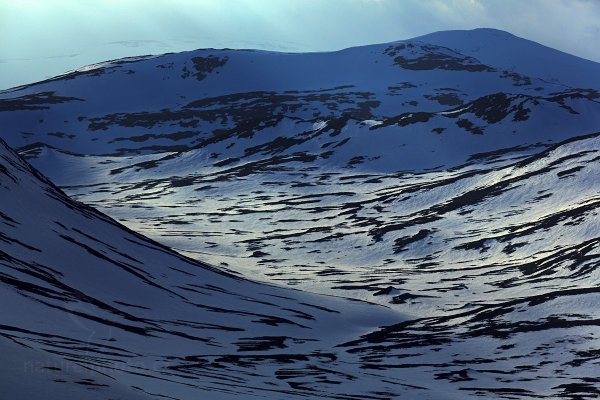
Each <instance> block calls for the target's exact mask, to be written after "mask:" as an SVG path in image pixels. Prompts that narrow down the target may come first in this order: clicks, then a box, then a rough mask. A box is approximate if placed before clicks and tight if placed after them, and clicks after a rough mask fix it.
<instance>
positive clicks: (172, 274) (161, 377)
mask: <svg viewBox="0 0 600 400" xmlns="http://www.w3.org/2000/svg"><path fill="white" fill-rule="evenodd" d="M0 192H1V196H0V205H1V208H0V210H1V213H0V300H1V301H0V315H1V316H2V317H1V319H0V335H1V336H3V337H5V338H7V339H9V340H10V341H11V342H12V344H11V343H9V342H6V341H4V340H3V341H2V342H1V343H2V346H3V347H8V350H7V352H8V354H10V355H11V357H13V358H11V363H12V364H11V365H8V366H3V368H6V369H7V370H9V372H10V370H13V371H15V370H16V367H15V366H14V358H15V357H16V358H18V357H20V355H19V354H22V355H23V356H26V358H25V359H23V360H22V361H23V368H28V365H30V364H27V363H34V365H37V364H35V363H36V362H39V361H40V360H41V361H42V363H43V362H44V360H46V359H51V356H50V355H44V354H46V353H52V354H54V357H59V358H58V359H62V360H65V361H64V365H63V364H61V363H62V362H63V361H60V362H58V361H52V362H50V364H51V365H50V366H53V365H55V364H56V363H58V364H59V365H57V367H58V368H67V369H68V366H67V362H72V363H75V364H77V365H80V366H82V368H83V369H84V371H83V375H86V374H88V372H87V371H88V369H90V370H92V371H98V373H100V374H103V375H106V376H108V377H110V379H108V380H106V379H102V380H100V381H98V382H101V384H102V385H106V384H109V385H110V384H111V382H117V383H118V385H117V386H118V387H121V386H122V385H127V386H129V387H138V388H142V389H143V391H146V392H148V393H154V394H160V395H168V396H170V397H171V398H186V399H188V398H190V399H191V398H194V396H196V395H197V394H198V393H202V392H208V391H210V392H214V393H211V395H210V396H211V397H210V398H234V397H235V396H236V395H235V394H236V393H238V395H239V393H243V395H244V398H251V397H253V396H256V397H263V396H267V397H268V396H269V394H271V396H273V397H275V398H288V397H294V396H295V395H296V392H297V391H298V390H297V388H296V386H303V385H305V386H306V387H307V388H306V390H308V389H312V390H315V391H317V392H319V391H321V392H322V395H323V396H326V397H329V396H335V393H337V392H338V391H339V392H340V393H343V392H345V391H351V392H357V393H364V394H365V396H367V395H368V394H369V391H370V390H376V388H379V387H380V386H379V384H378V383H377V382H372V383H371V384H368V385H364V386H363V387H362V388H361V387H360V386H353V385H352V383H351V381H353V380H356V379H358V376H360V375H363V374H362V373H361V372H360V370H359V369H358V368H357V367H356V366H352V365H348V367H347V368H346V367H339V366H340V365H342V364H344V365H345V363H346V362H345V361H344V360H342V359H340V358H339V357H338V356H337V355H336V353H337V351H336V350H334V349H333V347H334V346H335V345H336V344H339V343H341V342H342V341H344V340H348V339H351V338H354V337H358V335H360V334H361V333H366V332H367V331H368V330H370V329H374V328H375V327H377V326H378V324H381V322H382V321H387V322H388V323H389V322H392V321H393V320H394V319H399V318H400V317H399V316H396V317H395V318H394V319H392V318H391V316H392V314H391V312H388V311H386V310H384V309H383V308H382V307H380V306H375V305H369V304H365V303H360V302H356V301H349V300H342V299H336V298H332V297H324V296H315V295H310V294H306V293H302V292H299V291H295V290H290V289H279V288H276V287H272V286H268V285H261V284H256V283H252V282H249V281H246V280H242V279H239V278H236V277H234V276H232V275H229V274H226V273H223V272H221V271H219V270H216V269H214V268H212V267H209V266H207V265H204V264H200V263H198V262H195V261H192V260H189V259H186V258H184V257H182V256H180V255H178V254H176V253H174V252H173V251H171V250H169V249H167V248H165V247H163V246H161V245H159V244H157V243H155V242H152V241H150V240H148V239H145V238H144V237H142V236H140V235H137V234H135V233H133V232H131V231H129V230H127V229H125V228H124V227H122V226H120V225H119V224H117V223H116V222H114V221H113V220H111V219H109V218H107V217H106V216H104V215H102V214H100V213H98V212H96V211H95V210H93V209H91V208H89V207H87V206H85V205H83V204H81V203H77V202H74V201H72V200H70V199H69V198H68V197H66V196H65V195H64V194H63V193H62V192H60V191H59V190H57V189H56V188H55V187H54V186H52V185H51V184H50V183H49V182H48V181H47V180H45V178H43V177H42V176H40V175H39V174H38V173H37V172H35V171H34V170H32V169H31V167H29V165H27V164H26V163H25V162H24V161H22V160H21V159H20V158H19V157H18V156H17V155H16V154H15V153H13V152H12V151H11V150H9V149H8V148H7V147H5V145H4V144H3V143H1V142H0ZM6 343H8V344H6ZM18 345H22V346H29V347H32V348H33V349H35V352H32V351H29V350H25V349H22V348H20V347H19V346H18ZM36 352H37V353H36ZM58 359H57V360H58ZM3 361H4V359H3ZM44 365H45V364H44ZM69 365H70V364H69ZM283 365H286V366H287V368H293V369H294V371H296V372H295V373H294V374H292V375H290V376H284V375H282V372H281V371H280V370H281V368H282V366H283ZM314 368H316V371H319V370H320V368H323V369H324V370H323V372H320V373H319V374H318V375H319V376H322V377H323V378H322V379H323V380H325V381H326V380H327V379H326V377H327V376H329V375H330V374H331V375H332V376H334V375H336V374H340V375H341V378H337V379H342V380H344V381H346V380H348V381H349V383H348V384H347V385H344V387H343V388H342V387H340V386H336V385H331V384H328V383H327V382H324V383H321V382H320V379H321V378H319V379H316V378H314V377H312V374H313V373H314V370H313V369H314ZM338 369H341V372H337V370H338ZM3 371H4V369H3ZM50 371H54V370H50ZM19 372H20V371H16V372H15V374H16V375H13V374H6V375H5V374H3V375H2V378H0V382H1V385H2V388H3V391H4V389H5V388H7V390H8V392H9V393H24V392H22V390H25V389H24V387H23V386H22V385H25V386H26V384H25V383H24V382H23V381H20V380H16V379H15V380H12V379H11V377H13V376H17V377H22V376H27V374H26V373H21V374H20V375H19ZM21 372H22V371H21ZM64 372H65V374H66V375H65V377H63V378H61V377H60V375H61V374H58V373H57V374H58V375H56V374H54V375H53V374H50V372H48V371H47V370H44V369H42V368H39V369H35V370H34V371H32V373H34V375H35V379H36V381H41V380H43V379H45V378H47V379H50V380H52V379H54V378H55V376H56V378H59V379H63V380H65V382H63V383H64V386H65V387H67V386H68V387H69V388H68V389H67V388H65V391H64V393H65V395H66V394H67V393H70V392H71V391H73V392H74V393H77V390H76V389H73V388H71V387H72V380H73V379H75V378H74V377H71V376H70V375H69V372H70V371H64ZM98 373H93V372H89V374H88V375H89V376H87V377H86V379H91V380H89V381H85V382H87V383H82V385H86V387H91V388H96V386H94V385H97V384H98V385H99V384H100V383H98V382H96V378H97V376H98ZM81 374H82V373H80V374H79V375H81ZM67 375H69V376H68V377H67ZM365 379H366V381H372V380H373V379H374V378H371V377H369V376H366V375H365ZM53 382H56V381H53ZM56 386H57V385H53V386H48V387H49V389H50V388H54V389H53V390H56V393H62V392H61V390H60V388H56ZM58 386H60V385H58ZM321 386H322V387H321ZM102 387H105V386H102ZM118 387H117V389H118ZM330 387H331V388H332V389H333V393H334V394H330ZM118 390H122V389H118ZM117 393H121V392H117ZM19 397H20V396H19ZM73 398H75V397H73Z"/></svg>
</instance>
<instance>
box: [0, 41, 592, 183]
mask: <svg viewBox="0 0 600 400" xmlns="http://www.w3.org/2000/svg"><path fill="white" fill-rule="evenodd" d="M459 44H460V46H462V47H461V48H458V49H457V48H456V46H459ZM548 74H550V75H548ZM597 76H600V64H597V63H593V62H591V61H587V60H582V59H579V58H577V57H573V56H570V55H567V54H564V53H560V52H557V51H555V50H552V49H549V48H546V47H544V46H541V45H538V44H535V43H533V42H529V41H526V40H524V39H520V38H517V37H515V36H512V35H510V34H507V33H503V32H499V31H493V30H475V31H469V32H454V31H453V32H449V33H447V34H446V33H444V32H441V33H436V34H432V35H428V36H424V37H422V38H417V39H411V40H405V41H400V42H394V43H388V44H381V45H372V46H364V47H356V48H350V49H346V50H341V51H337V52H330V53H306V54H291V53H275V52H265V51H248V50H215V49H207V50H196V51H192V52H184V53H178V54H167V55H162V56H152V57H138V58H130V59H123V60H116V61H112V62H107V63H103V64H98V65H94V66H89V67H86V68H82V69H80V70H77V71H74V72H71V73H68V74H65V75H63V76H59V77H56V78H52V79H49V80H46V81H43V82H40V83H36V84H32V85H27V86H23V87H20V88H15V89H13V90H8V91H4V92H2V93H1V94H0V123H2V126H4V127H5V129H6V130H5V133H4V134H3V135H4V137H5V138H6V139H7V140H8V142H9V143H10V144H11V145H12V146H15V147H18V148H32V147H33V148H36V147H39V146H44V145H47V146H51V147H55V148H58V149H62V150H65V151H69V152H74V153H77V154H96V155H98V154H104V155H107V154H112V155H131V154H137V153H156V152H164V151H187V150H191V149H194V150H196V151H200V152H202V154H203V155H204V156H205V157H204V158H205V163H204V164H203V165H216V166H218V165H223V164H228V165H236V164H238V163H240V162H241V161H242V160H245V161H249V160H258V159H264V158H266V157H271V156H274V155H276V156H281V157H284V158H292V159H302V160H305V161H307V162H312V161H313V160H314V161H318V163H319V164H322V165H334V166H339V167H343V166H355V167H356V166H361V168H363V169H368V170H373V171H381V172H394V171H400V170H406V169H415V168H416V169H426V168H433V167H451V166H454V165H456V164H459V163H462V162H464V161H465V160H467V159H468V157H469V156H470V155H471V154H473V153H480V152H485V151H491V150H496V149H498V148H502V147H514V146H517V145H532V144H538V143H547V142H549V141H560V140H563V139H566V138H568V137H570V136H574V135H580V134H585V133H589V132H592V131H595V130H596V127H597V126H598V125H599V123H600V92H599V90H600V84H599V81H598V78H596V77H597Z"/></svg>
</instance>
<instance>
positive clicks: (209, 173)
mask: <svg viewBox="0 0 600 400" xmlns="http://www.w3.org/2000/svg"><path fill="white" fill-rule="evenodd" d="M0 126H1V127H3V129H4V130H3V132H2V133H1V134H0V135H1V136H2V138H4V139H5V140H6V141H7V142H8V143H9V144H10V145H11V146H13V147H15V148H16V149H17V150H18V151H19V152H20V154H21V155H22V156H24V157H25V158H27V159H28V161H29V162H31V163H32V164H33V165H34V166H35V167H36V168H38V169H39V170H41V171H42V172H43V173H44V174H45V175H46V176H48V177H49V178H50V179H51V180H52V181H53V182H54V183H55V184H57V185H59V186H60V187H61V188H62V189H63V190H64V191H65V192H66V193H67V194H68V195H70V196H72V197H74V198H76V199H77V200H80V201H83V202H85V203H87V204H90V205H91V206H94V207H96V208H99V209H100V210H102V211H103V212H104V213H105V214H107V215H110V216H111V217H112V218H115V219H116V220H118V221H120V222H121V223H123V224H124V225H126V226H127V227H128V228H124V227H123V226H121V225H119V223H117V222H115V221H114V220H112V219H110V218H108V217H106V216H104V215H102V214H100V213H99V212H97V211H95V210H93V209H92V208H90V207H89V206H84V205H82V204H81V203H77V202H74V201H72V200H70V199H69V198H67V197H66V195H64V194H63V193H62V192H60V190H58V189H56V188H55V187H54V186H52V184H50V183H49V182H48V181H47V180H46V179H45V178H43V177H42V176H41V175H39V173H37V172H36V171H35V170H34V169H32V168H31V167H30V166H29V165H28V164H27V163H26V162H25V161H23V160H22V159H20V158H19V156H17V155H16V154H15V153H13V152H12V151H11V150H9V149H8V148H6V147H5V146H2V147H0V149H3V153H2V154H3V157H2V159H1V160H0V162H1V163H2V164H1V165H0V171H3V172H5V174H4V175H5V178H4V179H3V180H2V181H0V182H2V184H3V190H4V192H3V193H2V196H1V197H0V205H1V206H2V208H1V209H0V211H1V212H2V214H0V217H2V220H4V224H0V234H1V235H2V236H1V237H0V251H3V252H5V253H6V254H7V255H8V257H9V258H7V259H6V261H5V260H4V259H3V258H2V259H0V267H1V268H2V270H1V271H0V272H1V273H2V275H0V278H2V277H5V276H6V277H7V278H6V279H8V280H7V281H5V280H4V278H2V279H3V280H2V282H4V286H2V287H1V288H2V289H3V292H2V293H0V296H2V297H1V298H2V299H5V298H6V299H7V300H8V301H7V302H6V303H5V304H7V305H6V306H5V307H7V308H6V310H3V312H2V314H0V315H8V316H7V317H2V320H0V325H2V326H3V327H4V328H2V329H0V334H2V335H3V336H6V337H8V338H10V339H11V340H12V343H9V342H6V344H7V346H8V345H10V346H12V347H10V350H9V351H10V352H11V354H18V352H20V351H24V350H22V348H21V347H19V346H20V344H26V345H28V346H31V347H32V348H33V349H31V351H36V352H44V353H40V354H41V355H40V357H42V358H43V357H50V356H52V357H61V358H62V359H65V360H67V361H66V362H75V363H76V364H77V365H84V366H86V368H91V369H93V370H95V371H96V372H101V373H105V375H108V376H109V377H110V378H111V379H114V382H115V384H116V386H115V393H117V394H119V395H121V393H123V391H126V390H130V388H131V387H136V388H140V389H141V390H143V392H141V391H140V390H138V392H139V393H137V394H138V395H140V396H144V395H145V396H149V398H152V397H153V396H157V395H158V396H170V397H173V398H176V399H188V398H195V397H194V396H195V394H196V393H197V391H198V390H200V393H209V392H210V395H209V398H224V399H229V398H236V396H237V397H239V396H242V395H243V396H244V398H249V397H252V396H255V397H258V398H261V397H264V398H275V399H283V398H296V397H297V398H315V397H324V398H336V399H356V398H360V399H367V398H368V399H395V398H402V397H405V396H408V398H424V399H429V398H431V399H464V398H476V397H482V396H483V397H486V398H489V397H493V398H539V397H542V398H572V399H585V398H594V397H595V396H598V395H600V381H598V378H597V377H598V375H599V373H598V371H599V367H598V358H597V352H598V350H597V349H598V346H599V343H598V337H597V331H598V321H599V320H600V315H599V314H598V311H597V309H598V305H599V301H600V297H599V294H598V284H599V283H600V275H599V273H598V270H597V266H598V260H599V259H600V253H599V251H600V250H599V249H600V217H599V215H598V208H599V205H600V178H599V177H600V162H599V161H600V133H598V132H600V64H597V63H593V62H591V61H587V60H583V59H580V58H577V57H574V56H571V55H568V54H565V53H561V52H558V51H556V50H553V49H549V48H547V47H544V46H541V45H539V44H537V43H534V42H531V41H527V40H525V39H521V38H518V37H515V36H513V35H510V34H508V33H506V32H501V31H496V30H491V29H477V30H473V31H447V32H437V33H433V34H430V35H426V36H422V37H419V38H415V39H411V40H405V41H399V42H394V43H388V44H382V45H373V46H364V47H359V48H351V49H346V50H342V51H339V52H332V53H307V54H293V53H274V52H265V51H250V50H215V49H209V50H197V51H194V52H186V53H178V54H167V55H162V56H148V57H138V58H130V59H123V60H115V61H111V62H107V63H104V64H99V65H95V66H90V67H86V68H83V69H80V70H77V71H73V72H71V73H68V74H65V75H63V76H60V77H56V78H53V79H49V80H47V81H44V82H40V83H35V84H31V85H27V86H23V87H19V88H15V89H12V90H9V91H4V92H1V93H0ZM1 166H3V168H1ZM2 176H3V175H0V177H2ZM13 178H14V179H13ZM129 229H132V230H133V231H137V232H140V233H142V234H143V235H146V236H148V237H151V238H152V239H153V240H155V241H151V240H149V239H146V238H144V237H143V236H140V235H139V234H137V233H134V232H133V231H130V230H129ZM158 243H161V244H158ZM164 246H168V247H164ZM170 248H174V249H175V250H177V251H179V253H176V252H174V251H173V250H171V249H170ZM0 254H3V253H0ZM180 254H184V255H185V256H187V257H189V258H186V257H185V256H181V255H180ZM207 263H208V264H207ZM211 265H212V266H211ZM213 266H216V267H213ZM107 270H108V271H110V273H108V274H107V273H106V271H107ZM247 278H250V279H252V280H258V281H263V282H265V283H254V282H251V281H248V280H246V279H247ZM7 282H8V283H7ZM15 282H24V283H23V284H22V285H21V286H18V285H16V284H15ZM273 284H276V285H286V286H293V287H294V288H295V289H300V290H292V289H291V288H288V289H284V288H282V287H279V286H272V285H273ZM312 292H315V293H320V295H317V294H311V293H312ZM332 295H334V296H336V297H332ZM342 297H344V298H352V299H354V300H347V299H342ZM356 300H362V301H360V302H357V301H356ZM15 307H16V308H15ZM25 308H27V309H28V310H29V309H31V310H33V311H32V314H31V315H27V314H22V313H15V312H14V310H15V309H17V310H21V309H25ZM11 310H12V311H11ZM61 318H62V320H63V321H64V320H68V321H69V322H68V323H65V324H60V323H57V321H59V320H60V319H61ZM48 335H51V336H48ZM3 343H4V342H0V345H3ZM106 346H108V347H106ZM81 349H84V351H82V350H81ZM28 351H29V350H28ZM47 352H50V353H54V354H53V355H48V354H47ZM82 354H83V356H82ZM15 357H16V358H18V357H19V356H18V355H17V356H15ZM55 372H56V371H55ZM45 377H46V375H42V376H41V377H39V378H40V379H44V378H45ZM47 377H50V375H48V376H47ZM59 379H63V380H67V381H69V380H70V381H74V380H76V379H80V378H77V377H67V378H59ZM90 379H96V377H93V378H90ZM98 379H99V380H98V382H100V380H101V378H100V377H98ZM102 382H104V380H102ZM103 384H105V383H103ZM69 386H73V385H69ZM117 386H118V387H117ZM57 390H58V389H57ZM144 392H145V393H144ZM115 396H116V395H115ZM122 397H126V395H122Z"/></svg>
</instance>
